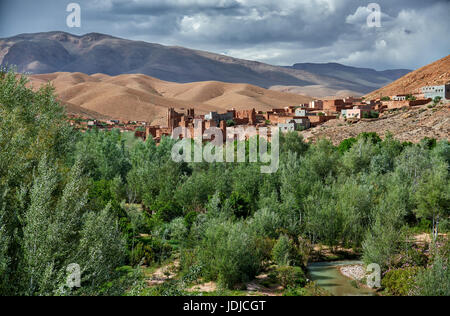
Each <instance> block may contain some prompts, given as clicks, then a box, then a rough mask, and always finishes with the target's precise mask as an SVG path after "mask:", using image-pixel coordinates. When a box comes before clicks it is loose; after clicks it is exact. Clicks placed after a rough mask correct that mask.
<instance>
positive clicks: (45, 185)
mask: <svg viewBox="0 0 450 316" xmlns="http://www.w3.org/2000/svg"><path fill="white" fill-rule="evenodd" d="M0 76H1V77H0V111H1V115H0V146H1V151H0V202H1V203H0V294H22V295H52V294H83V293H88V294H92V293H102V294H108V293H110V291H111V289H112V288H113V286H112V285H111V284H112V283H111V282H114V281H113V280H115V279H117V280H123V269H118V268H120V267H121V266H123V265H125V264H128V265H131V266H138V265H141V264H145V265H152V264H154V263H157V262H162V261H164V260H166V259H168V258H171V257H173V256H177V257H178V258H179V259H180V265H181V269H182V273H183V274H184V275H185V276H189V278H191V277H192V276H193V275H195V276H196V277H197V278H202V279H203V280H206V281H207V280H213V281H218V283H219V284H220V285H221V286H222V287H226V288H232V287H234V286H235V285H237V284H240V283H242V282H246V281H249V280H252V279H253V278H254V277H255V276H256V275H257V274H258V273H259V272H260V271H261V270H262V269H264V268H265V267H267V266H268V265H270V264H273V263H275V264H277V265H278V270H277V271H278V272H277V275H278V276H279V278H280V279H281V280H283V284H284V285H285V286H286V287H291V286H296V285H298V284H304V280H305V277H304V275H303V274H302V272H301V268H302V267H304V264H305V263H306V262H307V261H308V256H309V253H310V250H311V245H312V244H316V243H320V244H322V245H327V246H330V247H331V248H332V249H336V248H338V247H352V248H353V249H355V250H357V251H362V253H363V259H364V261H365V262H366V263H378V264H380V266H381V267H382V268H383V271H387V270H388V269H392V268H398V267H399V265H400V266H401V264H399V259H398V258H399V257H401V256H402V255H403V254H404V253H405V252H407V250H408V249H410V248H411V244H410V243H411V240H410V238H409V236H408V234H409V232H410V230H411V227H415V226H421V227H424V228H426V229H428V230H429V231H430V232H431V231H432V229H434V231H435V232H436V233H437V232H438V230H439V228H440V229H441V231H442V230H445V229H447V228H446V227H448V218H449V211H450V205H449V203H450V184H449V163H450V144H449V142H448V141H440V142H430V141H429V140H424V141H423V142H422V143H420V144H417V145H413V144H411V143H400V142H399V141H397V140H395V139H394V138H393V137H392V136H390V135H387V137H385V139H384V140H381V139H380V138H379V137H378V136H377V135H376V134H373V133H365V134H361V135H360V136H358V137H357V138H354V139H349V140H346V141H344V142H343V143H342V144H341V145H340V146H337V147H335V146H333V144H332V143H331V142H329V141H327V140H320V141H318V142H317V143H316V144H307V143H305V142H304V141H303V139H302V138H301V137H300V136H299V135H298V133H290V134H286V135H284V136H282V137H281V146H280V155H281V157H280V169H279V171H278V172H277V173H275V174H262V173H260V168H259V167H260V165H259V164H255V163H212V164H209V163H175V162H174V161H173V160H172V159H171V150H172V146H173V144H174V141H173V140H171V139H169V138H163V139H162V140H161V143H160V144H159V145H157V144H155V142H154V141H153V140H148V141H146V142H142V141H139V140H130V138H129V135H127V134H126V133H120V132H119V131H111V132H102V131H97V130H92V131H89V132H86V133H81V132H78V131H75V130H73V129H72V128H71V127H70V126H69V125H68V124H67V123H66V120H65V118H64V113H63V110H62V109H61V107H60V106H59V105H58V104H57V102H56V101H55V98H54V96H53V91H52V89H51V87H48V86H47V87H44V88H42V89H40V90H39V91H38V92H32V91H31V90H30V89H28V88H27V87H26V80H25V79H24V78H23V77H22V78H17V77H16V75H15V74H14V73H13V72H9V73H8V72H5V71H3V72H1V74H0ZM436 236H437V235H436ZM441 257H442V256H441ZM444 259H445V260H444ZM444 259H436V262H435V263H434V264H433V263H432V262H429V263H428V267H427V269H424V271H423V272H422V271H421V272H420V273H417V275H418V276H417V277H418V281H417V284H419V286H420V287H421V288H420V290H416V292H415V293H425V294H426V293H429V292H428V291H431V289H432V287H433V286H432V284H433V282H434V281H433V280H435V279H436V278H438V277H441V276H442V275H444V276H446V277H447V278H448V269H447V263H448V260H447V259H446V258H444ZM408 262H409V261H408ZM72 263H76V264H78V265H80V267H81V272H82V284H81V285H82V286H81V288H80V289H77V288H73V289H69V288H66V287H65V286H64V285H65V280H66V278H67V267H68V266H69V265H70V264H72ZM423 265H426V263H424V264H423ZM299 268H300V270H299ZM128 272H129V271H128ZM194 272H195V273H194ZM399 277H403V276H399ZM408 277H409V276H408ZM192 278H193V277H192ZM397 278H398V277H397V276H396V275H395V274H394V273H391V274H390V275H389V278H388V279H387V280H392V281H390V282H391V283H393V282H395V279H397ZM167 286H168V285H167ZM167 286H166V287H167ZM169 289H172V287H167V288H164V289H162V288H161V289H159V290H158V291H160V292H161V293H172V292H171V290H170V291H169ZM295 291H296V290H292V291H291V292H292V293H294V292H295ZM440 291H441V292H439V293H442V292H445V289H441V290H440ZM447 291H448V289H447ZM160 292H158V293H159V294H161V293H160ZM116 293H117V292H116ZM402 293H403V292H402Z"/></svg>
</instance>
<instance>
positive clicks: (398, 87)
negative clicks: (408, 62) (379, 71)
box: [367, 55, 450, 99]
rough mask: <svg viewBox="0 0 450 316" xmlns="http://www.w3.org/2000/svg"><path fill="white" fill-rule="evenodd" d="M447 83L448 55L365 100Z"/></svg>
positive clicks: (449, 71) (449, 79) (448, 75)
mask: <svg viewBox="0 0 450 316" xmlns="http://www.w3.org/2000/svg"><path fill="white" fill-rule="evenodd" d="M449 82H450V55H448V56H447V57H444V58H442V59H440V60H438V61H436V62H434V63H432V64H429V65H427V66H425V67H422V68H420V69H417V70H416V71H413V72H411V73H409V74H407V75H406V76H403V77H401V78H400V79H398V80H396V81H394V82H393V83H391V84H389V85H387V86H386V87H384V88H381V89H378V90H376V91H374V92H371V93H370V94H368V95H367V98H368V99H376V98H379V97H380V96H392V95H396V94H408V93H414V92H417V91H418V90H419V89H420V88H422V87H424V86H430V85H442V84H445V83H449Z"/></svg>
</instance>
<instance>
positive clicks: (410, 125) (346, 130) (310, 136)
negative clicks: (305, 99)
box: [302, 103, 450, 145]
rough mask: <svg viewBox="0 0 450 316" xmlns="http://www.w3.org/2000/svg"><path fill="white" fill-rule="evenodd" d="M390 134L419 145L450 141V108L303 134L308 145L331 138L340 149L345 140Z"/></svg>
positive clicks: (398, 114)
mask: <svg viewBox="0 0 450 316" xmlns="http://www.w3.org/2000/svg"><path fill="white" fill-rule="evenodd" d="M388 131H389V132H391V133H392V134H393V136H394V138H395V139H398V140H399V141H402V142H403V141H408V142H413V143H418V142H420V141H421V140H422V139H423V138H425V137H429V138H435V139H438V140H441V139H447V140H450V107H449V104H448V103H447V104H444V105H439V106H436V107H434V108H429V107H428V106H427V105H423V106H418V107H413V108H410V109H409V110H405V111H397V112H392V113H386V114H385V115H383V116H382V117H381V118H380V119H378V120H362V121H359V122H358V123H355V124H347V123H345V122H343V121H342V120H332V121H328V122H326V123H325V124H323V125H321V126H319V127H315V128H313V129H310V130H307V131H305V132H302V134H303V137H305V139H307V140H308V141H312V142H314V141H317V140H318V139H321V138H328V139H330V140H331V141H332V142H333V143H334V144H335V145H338V144H340V143H341V142H342V141H343V140H345V139H347V138H350V137H357V136H358V135H359V134H361V133H363V132H376V133H378V135H380V136H381V137H382V138H384V137H385V136H386V133H387V132H388Z"/></svg>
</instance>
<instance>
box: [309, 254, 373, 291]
mask: <svg viewBox="0 0 450 316" xmlns="http://www.w3.org/2000/svg"><path fill="white" fill-rule="evenodd" d="M354 264H361V262H360V261H337V262H315V263H311V264H309V265H308V272H309V275H310V277H311V280H312V281H314V282H315V283H316V284H317V285H318V286H320V287H321V288H323V289H325V290H327V291H328V292H329V293H331V294H332V295H333V296H375V291H373V290H371V289H368V288H365V287H360V288H356V287H354V286H353V285H352V284H351V281H352V280H351V279H349V278H347V277H345V276H344V275H342V274H341V273H340V272H339V270H338V267H339V266H344V265H354Z"/></svg>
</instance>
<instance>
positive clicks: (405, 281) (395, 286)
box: [381, 267, 419, 296]
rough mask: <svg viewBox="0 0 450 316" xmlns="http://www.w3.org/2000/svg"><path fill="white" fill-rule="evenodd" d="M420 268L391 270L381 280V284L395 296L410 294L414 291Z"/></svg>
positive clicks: (388, 292)
mask: <svg viewBox="0 0 450 316" xmlns="http://www.w3.org/2000/svg"><path fill="white" fill-rule="evenodd" d="M418 272H419V268H417V267H411V268H405V269H398V270H391V271H389V272H388V273H386V275H385V276H384V278H383V280H381V285H382V286H383V287H384V288H385V290H386V293H387V294H389V295H394V296H408V295H411V294H412V293H413V290H414V283H415V278H416V276H417V274H418Z"/></svg>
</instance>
